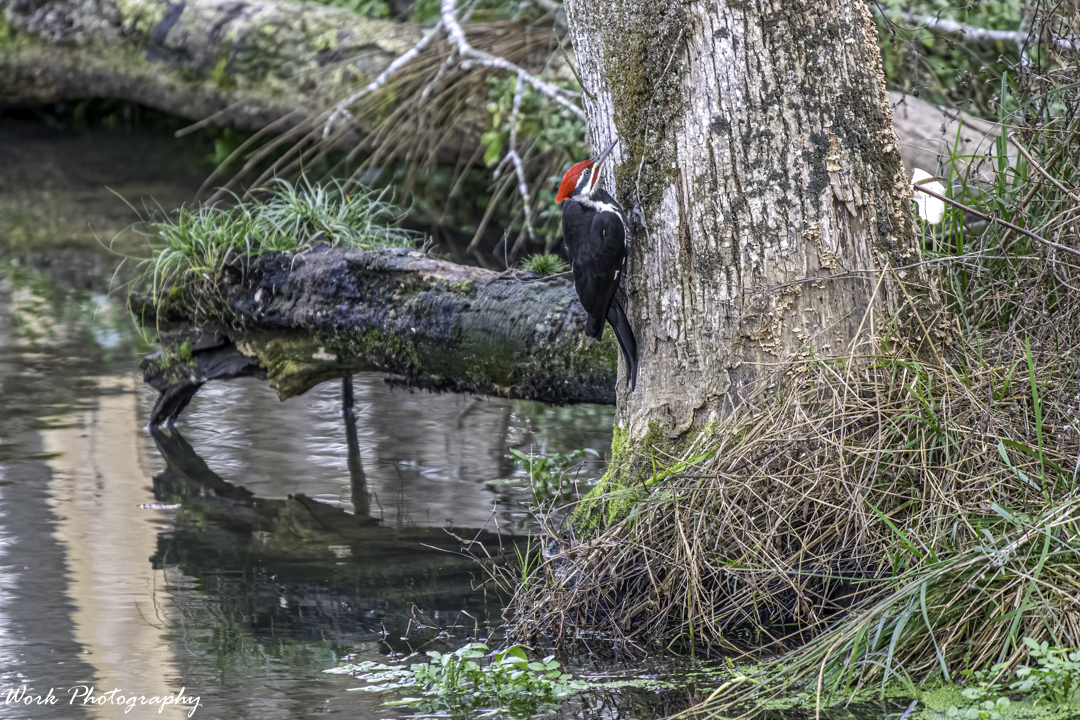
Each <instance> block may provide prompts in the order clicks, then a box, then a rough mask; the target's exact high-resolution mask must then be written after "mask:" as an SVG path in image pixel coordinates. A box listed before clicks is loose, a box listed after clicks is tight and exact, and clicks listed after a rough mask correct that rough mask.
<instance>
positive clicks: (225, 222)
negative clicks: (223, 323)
mask: <svg viewBox="0 0 1080 720" xmlns="http://www.w3.org/2000/svg"><path fill="white" fill-rule="evenodd" d="M384 196H385V193H377V192H375V191H371V190H361V191H359V192H357V193H355V194H350V193H348V192H346V190H345V186H344V185H343V184H342V183H340V182H338V181H332V182H329V183H326V184H318V183H309V182H308V181H307V180H306V179H303V178H301V180H300V181H298V182H297V183H295V184H293V183H289V182H287V181H285V180H280V179H279V180H276V181H275V182H274V184H273V186H272V187H271V189H270V191H269V192H268V193H267V194H266V196H265V197H264V198H263V199H260V200H255V201H251V202H237V203H236V204H235V205H233V206H231V207H222V206H218V205H204V206H202V207H199V208H195V209H191V208H180V209H179V210H177V211H176V213H175V214H174V215H173V216H172V217H171V218H169V219H168V220H166V221H164V222H152V223H149V227H148V230H149V235H150V257H149V258H147V259H145V260H143V261H142V263H141V265H140V269H141V270H142V274H141V275H142V281H141V282H140V281H136V285H140V284H142V285H145V286H147V287H148V289H149V294H150V297H151V300H152V302H153V304H154V305H159V301H160V300H162V299H163V298H167V297H170V296H173V295H176V294H181V295H182V294H183V290H184V289H185V288H186V287H188V285H189V284H190V283H205V282H214V281H216V279H217V278H218V277H219V276H220V275H221V273H222V272H223V271H224V270H225V268H226V267H227V266H233V267H237V266H239V265H242V264H243V261H244V260H247V259H251V258H254V257H258V256H259V255H262V254H265V253H269V252H299V251H303V250H306V249H310V248H313V247H315V246H317V245H320V244H326V245H332V246H337V245H344V246H350V247H357V248H364V249H375V248H385V247H410V246H412V245H413V243H414V241H415V238H416V236H415V234H414V233H412V232H409V231H406V230H402V229H399V228H396V227H394V226H393V225H394V223H396V222H397V221H398V220H399V219H400V212H399V211H398V210H397V209H396V208H395V206H393V205H392V204H391V203H389V202H387V201H386V200H385V198H384Z"/></svg>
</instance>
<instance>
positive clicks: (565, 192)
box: [555, 160, 595, 203]
mask: <svg viewBox="0 0 1080 720" xmlns="http://www.w3.org/2000/svg"><path fill="white" fill-rule="evenodd" d="M594 164H595V163H593V161H592V160H582V161H581V162H578V163H574V164H573V165H571V166H570V169H569V170H567V171H566V174H565V175H563V178H562V182H561V183H559V194H558V195H556V196H555V202H557V203H560V202H562V201H563V200H566V199H567V198H569V197H570V196H571V195H573V194H574V188H576V187H577V184H578V178H579V177H581V171H582V170H584V169H585V168H587V167H592V166H593V165H594Z"/></svg>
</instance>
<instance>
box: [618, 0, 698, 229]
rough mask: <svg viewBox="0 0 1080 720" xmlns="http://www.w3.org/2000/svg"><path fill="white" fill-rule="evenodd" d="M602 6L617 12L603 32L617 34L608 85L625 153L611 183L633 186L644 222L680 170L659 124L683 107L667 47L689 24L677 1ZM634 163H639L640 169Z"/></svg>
mask: <svg viewBox="0 0 1080 720" xmlns="http://www.w3.org/2000/svg"><path fill="white" fill-rule="evenodd" d="M607 12H609V13H612V14H613V15H617V16H618V18H613V22H612V24H611V28H613V29H610V30H608V31H607V32H609V33H612V32H614V33H619V35H620V37H619V42H618V43H614V44H611V43H609V48H610V49H611V50H612V52H611V53H609V54H608V55H607V56H606V57H607V61H606V62H607V65H606V67H605V73H606V75H607V86H608V88H609V89H610V90H611V95H612V104H613V106H614V108H615V127H616V129H617V131H618V135H619V138H620V140H621V141H622V142H623V144H624V145H623V148H622V150H621V153H622V156H623V157H625V158H628V159H630V161H628V162H625V163H623V164H621V165H619V166H617V167H616V168H615V186H616V187H617V188H619V189H620V190H621V191H622V193H626V192H627V191H628V190H629V189H630V188H636V192H637V194H638V197H637V200H638V201H639V203H640V205H641V208H642V210H643V212H644V214H645V220H646V224H648V223H649V221H650V220H651V219H652V217H653V215H654V213H655V212H656V211H657V210H658V209H659V208H660V202H661V200H662V199H663V194H664V190H665V189H666V187H667V186H668V185H670V184H671V183H672V181H673V180H674V179H675V178H676V177H677V175H678V173H679V168H678V163H677V162H676V149H675V146H674V144H673V143H672V142H670V141H668V140H665V139H663V138H665V137H668V136H670V133H664V130H663V129H664V128H665V127H667V126H669V125H670V124H673V123H675V122H677V121H678V119H679V118H680V117H681V115H682V113H683V105H684V103H683V102H682V98H681V96H680V94H679V89H678V83H674V82H672V81H671V79H672V78H673V77H678V76H679V68H678V67H677V66H678V65H679V63H680V62H681V60H679V59H678V58H677V57H676V56H674V55H673V54H672V48H674V47H676V46H677V45H678V40H679V39H680V38H681V37H682V36H683V33H684V32H692V28H691V27H690V26H689V25H690V23H689V18H688V16H687V13H686V11H685V9H684V8H683V7H682V6H681V5H679V4H665V3H656V4H655V5H653V6H649V8H648V9H646V8H645V7H643V6H635V7H634V8H633V11H632V12H628V11H625V9H623V8H620V7H615V6H612V7H610V8H609V9H608V11H607ZM627 18H629V19H630V24H629V25H627V23H626V22H625V20H626V19H627ZM616 19H618V22H616V21H615V20H616ZM615 28H617V29H615ZM669 61H670V62H669ZM639 163H643V164H642V165H640V167H641V168H643V171H641V170H639ZM639 173H640V181H639ZM623 200H624V201H625V200H627V198H625V197H624V198H623Z"/></svg>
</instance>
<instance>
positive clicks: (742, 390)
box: [566, 0, 932, 444]
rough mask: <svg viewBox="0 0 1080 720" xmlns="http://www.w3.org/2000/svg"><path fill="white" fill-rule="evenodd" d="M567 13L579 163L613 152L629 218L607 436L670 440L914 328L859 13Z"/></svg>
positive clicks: (894, 194)
mask: <svg viewBox="0 0 1080 720" xmlns="http://www.w3.org/2000/svg"><path fill="white" fill-rule="evenodd" d="M566 5H567V16H568V18H569V22H570V31H571V37H572V39H573V42H574V47H575V49H576V51H577V53H576V56H577V58H578V73H579V75H580V77H581V80H582V82H583V85H584V88H585V90H586V92H585V93H584V94H583V96H584V98H585V103H586V110H587V114H588V116H589V118H590V125H591V129H592V135H593V140H594V141H595V142H594V146H596V147H602V146H604V145H605V144H606V143H607V142H608V141H609V139H610V138H613V137H616V136H617V137H618V138H619V139H620V143H619V144H618V145H617V146H616V148H615V158H614V188H615V190H616V191H617V192H616V195H617V197H618V198H619V199H620V200H621V201H622V202H623V204H624V205H625V206H626V207H633V208H635V211H634V216H635V220H636V222H635V233H634V238H633V241H632V247H631V250H630V257H629V261H628V266H627V280H626V290H627V293H628V296H629V308H628V310H629V314H630V318H631V322H632V324H633V326H634V329H635V332H636V333H637V339H638V347H639V350H640V354H641V371H640V372H641V375H640V379H639V381H638V388H637V390H636V391H635V392H634V393H632V394H624V391H623V390H620V398H619V416H618V421H617V422H618V425H619V428H618V429H617V438H618V437H619V434H620V433H625V434H626V437H628V438H629V440H630V442H631V444H635V443H638V444H640V443H641V442H642V441H643V440H644V439H645V438H646V437H648V438H649V439H650V441H654V440H656V439H661V438H665V437H666V438H669V439H674V438H679V437H684V436H685V435H686V433H688V432H689V431H691V429H692V428H695V427H699V426H701V425H703V424H705V423H706V422H707V421H708V420H709V419H710V418H711V417H715V416H717V415H718V414H722V413H724V412H725V411H727V410H730V409H731V408H732V407H735V406H737V405H739V404H740V403H742V402H743V401H744V400H745V399H746V398H747V397H749V396H750V395H751V393H753V392H754V391H756V390H760V389H765V388H775V389H777V390H778V391H779V390H781V389H782V387H783V386H784V382H785V381H784V375H783V373H784V372H786V371H787V370H789V369H790V365H789V363H790V362H791V361H793V360H797V359H800V358H807V357H810V355H811V354H813V356H814V357H823V356H824V357H828V356H837V355H847V353H848V352H849V349H850V347H851V345H852V343H853V342H855V343H858V342H863V341H865V340H866V339H867V338H869V337H870V336H871V335H872V333H873V332H874V331H876V330H880V329H881V328H882V323H884V322H887V321H888V320H889V319H890V318H893V317H895V316H896V315H897V314H898V313H899V311H900V308H901V306H902V305H903V304H904V302H905V301H906V300H907V296H908V295H910V296H911V297H912V298H914V299H915V301H916V307H917V308H918V309H919V310H920V313H921V317H923V318H925V319H926V322H927V323H929V322H930V313H929V312H928V309H929V308H930V307H931V306H932V302H931V300H932V299H931V298H928V296H927V295H926V294H925V292H924V291H923V289H922V285H920V284H919V283H921V281H922V280H923V278H922V276H921V272H920V270H919V269H906V270H905V269H900V268H904V267H905V266H909V265H911V264H912V263H915V262H916V261H918V260H919V257H920V256H919V248H918V245H917V244H916V242H915V235H914V230H913V220H912V212H911V190H910V187H909V185H908V181H907V177H906V175H905V173H904V171H903V167H902V164H901V159H900V153H899V151H898V148H897V141H896V135H895V133H894V132H893V129H892V126H891V108H890V106H889V102H888V97H887V94H886V92H885V82H884V77H883V75H882V73H881V63H880V54H879V51H878V48H877V44H876V37H875V33H874V27H873V24H872V22H871V19H870V17H869V14H868V12H867V10H866V8H865V4H864V3H863V2H861V0H843V1H842V2H838V3H827V4H820V3H818V4H815V3H810V2H765V1H764V0H758V1H755V2H733V1H732V2H726V3H725V2H717V3H690V4H681V3H678V4H672V3H666V2H660V1H659V0H618V1H616V2H611V3H599V4H597V3H586V2H583V1H582V0H567V3H566ZM609 180H610V178H609ZM609 186H610V185H609ZM879 271H883V272H879ZM830 276H831V277H830ZM899 279H903V280H905V281H908V280H915V281H918V282H916V283H915V284H913V285H912V286H911V287H907V288H906V290H907V295H905V293H904V291H903V290H902V289H901V288H900V287H899V284H898V282H897V281H898V280H899ZM879 280H880V282H879ZM914 324H915V320H913V319H912V318H911V314H910V312H908V311H905V313H904V314H903V316H902V326H901V333H900V336H901V337H906V336H907V335H906V334H905V333H907V332H908V331H910V329H911V327H912V326H913V325H914ZM864 347H866V348H867V349H868V346H864ZM620 387H621V385H620ZM657 432H659V435H658V434H657Z"/></svg>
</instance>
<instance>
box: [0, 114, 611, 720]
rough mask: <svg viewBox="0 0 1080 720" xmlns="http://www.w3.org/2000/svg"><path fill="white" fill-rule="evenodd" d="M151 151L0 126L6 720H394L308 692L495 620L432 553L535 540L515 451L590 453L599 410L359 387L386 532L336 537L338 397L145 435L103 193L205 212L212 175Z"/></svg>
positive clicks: (331, 389)
mask: <svg viewBox="0 0 1080 720" xmlns="http://www.w3.org/2000/svg"><path fill="white" fill-rule="evenodd" d="M159 145H160V143H157V144H155V142H154V141H153V140H151V139H147V138H145V137H142V136H136V137H118V136H107V137H104V138H102V137H85V136H72V135H71V134H70V133H61V132H57V131H53V130H50V129H48V128H46V127H44V126H43V125H40V124H35V123H29V122H25V121H18V120H11V119H0V717H2V718H5V719H6V718H83V717H86V718H103V719H104V718H120V717H126V718H132V717H174V718H179V717H186V716H188V715H189V713H191V716H192V717H198V718H228V719H229V720H234V719H235V718H249V717H250V718H259V719H260V720H270V719H273V718H307V717H313V716H319V717H324V716H335V717H337V716H340V717H350V718H367V717H372V718H375V717H388V716H394V715H401V714H402V712H401V711H400V710H399V711H396V712H391V711H389V710H387V709H386V708H384V707H382V706H381V704H380V699H379V698H378V697H375V696H372V695H369V694H366V693H350V692H346V689H347V688H348V687H351V686H353V685H355V684H356V683H355V681H352V680H351V679H350V678H348V677H342V676H336V675H327V674H324V673H323V672H322V671H323V670H324V669H326V668H328V667H333V666H334V665H336V664H337V663H338V661H339V659H340V658H341V657H342V656H344V655H345V654H347V653H353V654H356V656H357V658H358V659H361V660H363V659H372V660H384V659H385V657H386V654H387V653H388V652H390V651H391V650H395V651H398V652H408V651H409V650H410V649H412V646H413V644H418V645H419V644H424V645H425V647H434V648H436V649H443V650H445V649H447V648H448V647H451V646H452V644H453V643H460V642H462V641H464V640H466V639H468V638H470V637H472V636H474V635H477V634H478V635H480V636H486V635H487V634H488V633H489V632H491V631H492V630H493V629H495V628H497V627H498V626H499V625H500V624H501V623H502V622H503V619H502V614H501V613H502V605H501V599H500V597H499V595H498V594H497V593H496V592H494V591H493V589H491V588H487V587H484V586H483V585H482V582H483V580H484V576H483V573H482V572H481V571H480V570H479V568H478V566H477V565H476V564H475V563H474V562H473V561H472V560H470V559H468V558H464V557H462V556H460V555H459V554H457V553H456V552H454V551H456V550H457V549H458V548H459V547H460V546H461V542H460V541H459V540H458V539H457V538H455V537H454V536H453V535H450V534H448V533H447V532H446V531H445V530H443V528H447V527H452V528H455V529H456V530H455V531H454V532H456V533H458V534H459V537H460V534H462V533H469V537H472V536H474V535H475V534H476V533H477V532H478V531H480V530H481V529H483V530H485V531H489V532H495V531H497V530H498V531H501V532H503V533H504V534H506V533H509V534H514V533H516V534H518V535H520V534H522V533H524V532H527V529H528V528H527V520H526V516H525V514H524V513H523V512H522V509H521V505H520V503H519V499H520V494H521V492H522V490H521V488H520V486H515V485H513V484H511V485H494V484H490V483H489V481H491V480H494V479H499V478H510V477H514V476H515V473H520V471H519V470H517V469H516V468H515V466H514V464H513V463H512V462H511V460H510V456H509V454H508V451H509V449H510V448H519V449H522V450H525V451H534V452H555V451H570V450H573V449H576V448H580V447H589V448H593V449H594V450H596V451H597V452H598V453H599V454H602V453H604V452H605V451H606V449H607V447H608V446H609V444H610V428H611V423H612V409H611V408H607V407H576V408H550V407H546V406H543V405H540V404H535V403H520V402H509V401H504V400H499V399H490V398H480V397H469V396H459V395H449V394H447V395H430V394H410V393H408V392H404V391H400V390H396V391H391V390H390V389H389V388H388V387H387V386H386V385H385V384H384V383H383V381H382V379H381V378H380V377H377V376H374V375H372V376H358V377H357V378H356V379H355V390H354V392H355V396H356V405H355V408H356V418H357V440H358V442H359V447H360V456H361V460H362V463H363V470H364V475H365V479H366V490H367V492H368V493H370V499H371V510H370V513H371V515H372V516H373V517H374V518H377V519H378V520H379V521H380V522H379V523H378V524H377V525H376V524H368V525H364V526H362V527H353V528H351V529H349V530H348V532H339V531H338V530H339V529H340V528H338V527H337V525H335V523H338V524H340V521H341V519H342V518H343V517H355V516H352V515H349V514H348V513H351V512H352V511H353V510H354V500H356V497H357V496H356V493H355V492H354V491H355V490H356V487H355V473H352V474H351V473H350V471H349V468H348V466H347V463H346V435H345V427H344V425H343V422H342V416H341V388H340V386H339V385H338V384H337V383H326V384H324V385H321V386H319V387H317V388H315V389H314V390H312V391H311V392H309V393H307V394H306V395H304V396H301V397H298V398H294V399H291V400H289V401H287V402H284V403H281V402H279V401H278V400H277V397H276V396H275V395H274V393H273V391H271V390H270V389H269V387H268V386H266V384H265V383H263V382H260V381H254V380H242V381H236V382H230V383H217V384H209V385H207V386H205V387H204V388H203V389H202V390H201V391H200V393H199V394H198V395H197V396H196V398H195V400H194V401H193V403H192V405H191V406H190V407H189V409H188V410H187V411H186V412H185V414H184V415H183V416H182V418H181V421H180V423H179V424H178V426H177V428H176V429H175V430H174V431H172V432H168V433H161V432H158V433H150V432H148V431H147V430H145V429H144V426H145V425H146V418H147V415H148V412H149V409H150V407H151V406H152V404H153V400H154V392H153V391H152V390H151V389H150V388H148V387H146V386H145V385H144V384H143V383H142V376H141V373H140V371H139V369H138V363H139V361H140V360H141V359H142V357H144V355H145V353H147V352H150V351H152V350H153V349H154V348H153V345H152V342H151V341H152V340H153V336H152V334H150V335H143V334H142V333H141V332H140V330H139V329H138V328H136V327H135V326H134V325H133V323H132V322H131V320H130V318H129V316H128V314H127V312H126V311H125V309H124V307H123V302H122V297H118V294H117V293H116V292H113V293H111V294H110V286H111V285H112V284H114V282H115V281H114V279H113V272H114V270H115V269H116V267H117V265H118V264H119V263H120V261H121V260H122V257H121V256H120V255H119V254H117V253H119V252H123V250H118V249H117V248H118V247H121V248H122V247H123V240H122V238H121V240H120V241H119V242H118V243H117V244H112V249H111V250H110V249H109V248H107V247H105V246H106V245H110V244H111V239H112V238H113V237H114V236H115V235H116V234H117V233H118V232H119V231H120V230H122V228H123V227H124V226H126V225H127V224H128V223H130V222H132V221H133V220H134V219H135V215H134V213H133V212H132V211H131V209H130V208H129V207H127V206H126V205H125V204H124V203H123V202H122V201H121V200H120V199H119V198H118V197H117V196H116V195H114V194H112V193H111V192H110V190H109V188H110V187H111V188H120V189H121V191H122V192H121V194H122V195H124V197H125V198H126V199H127V200H129V201H131V203H132V204H133V205H135V206H136V207H142V205H141V204H142V203H146V204H147V205H149V204H151V203H154V202H157V203H160V204H163V205H165V206H166V207H167V206H169V205H170V204H175V203H177V202H180V201H182V200H183V199H184V198H185V197H190V196H191V194H193V193H194V189H195V188H196V187H197V177H198V174H199V173H200V172H202V170H203V169H200V168H198V167H195V168H191V167H189V166H188V165H185V164H184V163H182V162H176V161H174V160H172V159H170V158H169V157H168V156H167V154H165V155H162V154H161V152H162V151H161V148H160V147H159ZM154 153H158V155H160V158H159V162H158V163H157V164H156V165H155V167H156V171H148V170H147V169H146V167H147V166H146V164H145V163H144V162H141V161H145V160H146V159H147V158H148V157H150V156H153V155H154ZM167 163H172V164H171V165H168V164H167ZM166 167H169V168H171V170H170V171H169V172H168V173H163V168H166ZM120 295H122V293H121V294H120ZM179 501H184V502H183V506H182V507H181V508H179V509H178V508H175V507H173V506H175V505H176V504H177V503H179ZM143 506H148V507H143ZM327 513H330V514H327ZM488 537H490V536H488ZM445 630H449V631H450V632H449V633H447V634H444V635H442V636H441V639H440V636H439V633H440V632H442V631H445ZM443 641H445V642H443ZM89 688H93V690H92V691H91V690H90V689H89ZM113 689H117V690H118V692H117V694H115V695H112V696H108V695H107V693H108V692H109V691H111V690H113ZM181 689H183V692H184V695H185V698H186V699H187V700H188V702H189V704H188V705H187V706H184V707H166V708H165V709H164V711H163V712H161V713H160V714H159V712H158V708H156V707H155V708H147V707H145V706H140V707H135V708H134V709H133V710H132V711H131V712H125V711H126V710H127V707H126V706H125V705H121V704H119V702H120V696H121V695H123V696H125V697H130V696H155V695H156V696H166V695H173V696H175V694H176V693H177V692H178V691H180V690H181ZM9 690H17V691H22V690H25V695H24V696H22V699H23V701H24V702H25V701H26V700H27V699H36V698H41V700H42V704H36V703H35V704H32V705H25V704H21V705H19V704H16V703H15V702H14V701H12V702H5V700H6V699H7V698H8V696H7V692H8V691H9ZM50 693H51V695H52V699H54V702H49V700H50ZM73 693H76V697H75V703H74V704H72V703H71V702H70V701H71V698H72V694H73ZM87 696H92V697H96V698H98V699H99V700H100V699H102V698H111V700H110V699H105V700H103V704H84V703H83V702H82V701H83V700H85V699H86V697H87ZM193 698H198V707H197V708H193V706H192V705H191V704H190V703H191V702H193V700H192V699H193Z"/></svg>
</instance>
